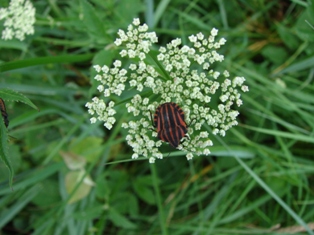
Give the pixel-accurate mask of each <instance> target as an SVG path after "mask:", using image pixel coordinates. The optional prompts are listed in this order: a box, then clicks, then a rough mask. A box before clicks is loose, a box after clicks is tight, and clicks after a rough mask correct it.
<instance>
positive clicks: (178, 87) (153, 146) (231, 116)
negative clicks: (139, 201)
mask: <svg viewBox="0 0 314 235" xmlns="http://www.w3.org/2000/svg"><path fill="white" fill-rule="evenodd" d="M147 30H148V27H147V25H146V24H144V25H140V22H139V20H138V19H134V20H133V24H131V25H129V27H128V30H127V32H124V31H123V30H119V32H118V35H119V37H118V38H117V39H116V41H115V44H116V45H117V46H121V47H122V49H121V51H120V55H121V56H122V57H127V58H129V59H130V61H131V63H129V64H128V65H127V66H128V67H126V68H127V69H125V68H123V67H125V66H122V62H121V61H119V60H116V61H115V62H114V63H113V66H112V67H111V68H109V67H108V66H106V65H105V66H103V67H101V66H99V65H96V66H94V68H95V69H96V71H97V72H98V73H99V74H98V75H96V77H95V79H96V80H97V81H99V82H100V85H99V86H98V90H99V91H100V92H102V93H103V95H104V96H105V97H109V96H111V95H112V94H115V95H118V96H120V95H121V94H122V92H123V91H124V90H125V89H126V87H130V88H135V89H136V90H137V91H138V94H137V95H135V96H134V97H133V98H132V99H131V102H129V103H126V108H127V111H128V112H129V113H131V114H132V116H133V118H132V120H131V121H129V122H128V123H124V124H123V127H124V128H126V129H127V130H128V135H127V137H126V140H127V143H128V144H129V145H130V146H131V147H132V148H133V151H134V154H133V156H132V158H138V157H139V156H145V157H149V161H150V162H151V163H153V162H154V161H155V159H156V158H157V159H161V158H162V157H163V154H162V153H161V152H160V150H159V148H160V146H161V145H162V143H163V142H162V141H161V140H158V138H157V131H158V130H153V129H154V128H153V126H152V121H153V120H151V113H154V112H155V110H156V108H157V107H158V106H159V105H161V104H163V103H166V102H175V103H177V104H178V105H179V107H181V108H182V110H183V111H184V115H185V122H186V123H187V124H188V128H187V129H188V135H187V136H186V137H184V138H183V139H184V140H182V142H181V144H180V145H179V147H178V149H182V150H184V151H186V152H187V155H186V157H187V159H188V160H189V159H192V158H193V154H197V155H201V154H204V155H208V154H210V150H209V147H210V146H212V145H213V143H212V141H211V140H210V138H209V135H210V133H208V131H204V130H203V129H204V128H202V127H203V125H204V124H205V123H206V124H207V125H208V126H210V127H212V130H213V131H212V134H220V135H222V136H224V135H225V132H226V131H227V130H228V129H230V128H231V127H232V126H234V125H237V121H236V117H237V116H238V115H239V113H238V111H236V110H233V109H232V107H233V106H234V105H237V106H240V105H242V100H241V95H240V93H239V90H242V91H243V92H246V91H248V87H247V86H245V85H244V81H245V79H244V78H243V77H235V78H233V79H230V78H229V77H230V75H229V72H228V71H224V72H223V73H220V72H218V71H214V70H213V68H212V67H213V64H214V63H217V62H222V61H223V60H224V57H223V55H220V54H219V53H218V52H217V51H216V50H217V49H219V48H220V47H221V46H222V45H224V44H225V42H226V40H225V39H224V38H221V39H220V40H219V41H217V40H216V39H215V37H216V36H217V33H218V30H217V29H212V31H211V35H210V36H209V37H208V38H205V36H204V35H203V34H202V33H198V34H197V35H191V36H190V37H189V40H190V42H191V44H192V46H188V45H182V42H181V39H178V38H177V39H174V40H172V41H171V42H170V43H169V44H167V45H166V47H160V48H159V53H157V56H156V53H152V52H151V49H152V45H153V44H154V43H156V42H157V41H158V38H157V37H156V34H155V33H154V32H147ZM152 58H153V59H152ZM153 94H154V96H153V97H155V99H154V101H151V100H150V99H149V97H150V95H153ZM156 97H157V98H156ZM212 97H218V101H217V99H216V100H215V101H212ZM99 105H100V106H101V107H99ZM86 106H87V107H88V109H89V113H90V114H92V115H94V114H97V115H96V116H97V119H98V120H103V121H104V123H105V126H106V127H107V128H108V127H109V129H110V128H111V127H112V124H113V123H114V121H113V120H114V118H113V115H114V114H115V112H113V105H112V104H111V105H109V106H110V108H107V106H106V105H105V104H104V102H100V100H99V99H98V98H93V102H89V103H87V104H86ZM95 120H96V118H95V117H93V118H91V122H95Z"/></svg>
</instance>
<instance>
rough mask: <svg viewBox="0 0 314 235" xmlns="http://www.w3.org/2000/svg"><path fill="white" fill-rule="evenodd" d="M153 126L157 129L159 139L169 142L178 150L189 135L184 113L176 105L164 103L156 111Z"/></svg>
mask: <svg viewBox="0 0 314 235" xmlns="http://www.w3.org/2000/svg"><path fill="white" fill-rule="evenodd" d="M153 126H154V127H155V128H157V137H158V139H160V140H162V141H165V142H169V143H170V145H171V146H172V147H174V148H177V147H178V146H179V144H180V141H181V139H182V138H183V137H185V136H186V133H187V124H186V122H185V120H184V112H183V110H182V109H181V108H180V107H179V105H177V104H176V103H173V102H169V103H164V104H162V105H160V106H158V108H157V109H156V112H155V114H154V123H153Z"/></svg>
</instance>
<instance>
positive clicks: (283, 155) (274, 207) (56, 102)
mask: <svg viewBox="0 0 314 235" xmlns="http://www.w3.org/2000/svg"><path fill="white" fill-rule="evenodd" d="M1 3H3V1H1ZM33 4H34V6H35V7H36V19H37V21H36V25H35V34H34V35H32V36H28V37H27V38H26V40H25V41H23V42H20V41H3V40H0V49H1V53H0V60H1V64H0V72H1V74H0V89H12V90H14V91H17V92H19V93H21V94H24V95H25V96H26V97H28V98H29V99H30V100H31V101H32V102H33V103H34V104H35V105H36V106H37V107H38V108H39V111H37V110H35V109H32V108H30V107H29V106H26V105H25V104H22V103H15V102H10V101H6V106H7V112H8V114H9V119H10V126H9V128H8V134H9V135H10V136H12V137H13V138H12V137H11V138H10V142H9V143H8V145H9V146H8V147H9V148H8V156H9V161H10V163H11V165H12V169H14V172H15V175H14V179H13V189H11V188H10V186H9V184H8V179H9V173H8V172H9V171H8V169H7V167H6V165H5V164H4V162H3V161H1V163H0V168H1V170H0V181H1V183H0V229H1V234H40V235H42V234H71V235H72V234H73V235H80V234H130V235H131V234H171V235H179V234H180V235H181V234H195V235H196V234H215V235H217V234H286V233H288V232H293V233H295V234H314V232H313V231H312V230H311V229H313V228H314V219H313V218H314V149H313V143H314V133H313V127H314V105H313V104H314V95H313V94H314V84H313V75H314V66H313V65H314V53H313V52H314V43H313V41H314V28H313V25H314V4H313V3H312V1H310V0H308V1H306V0H303V1H302V0H291V1H285V0H276V1H268V0H234V1H228V0H216V1H214V0H209V1H198V0H192V1H190V0H189V1H188V0H180V1H179V0H174V1H169V0H160V1H152V0H145V1H140V0H132V1H130V0H89V1H87V0H73V1H62V0H58V1H52V0H49V1H44V0H37V1H33ZM5 5H6V2H4V3H3V5H2V6H1V7H3V6H5ZM134 17H140V18H141V21H142V22H146V23H147V24H148V25H149V26H150V28H151V30H154V31H156V32H157V34H158V37H159V43H160V45H165V44H166V43H167V42H169V41H170V40H171V39H173V38H176V37H180V38H182V40H183V42H186V41H187V36H188V35H190V34H196V33H198V32H200V31H201V32H203V33H204V34H205V35H209V34H210V30H211V29H212V28H213V27H215V28H218V29H219V36H223V37H225V38H226V39H227V44H226V45H225V46H224V47H223V48H222V50H220V52H221V53H223V54H224V55H225V58H226V59H225V63H224V65H225V68H226V69H227V70H229V71H230V72H231V74H232V75H239V76H244V77H245V78H246V79H247V84H248V85H249V88H250V92H248V93H246V94H244V95H243V100H244V105H243V106H242V107H241V109H240V113H241V115H240V118H239V122H240V125H239V126H237V127H235V128H233V129H232V130H231V131H229V132H228V133H227V136H226V137H225V138H220V137H218V136H211V138H212V141H213V142H214V146H213V147H212V149H211V150H212V155H211V156H209V157H205V156H200V157H195V158H194V159H193V160H192V161H187V160H186V159H185V157H184V153H182V152H180V151H177V150H174V149H172V148H167V147H165V149H164V152H165V154H166V155H168V153H169V152H171V154H170V156H169V157H165V158H164V159H163V160H160V161H157V162H156V163H155V164H153V165H150V164H149V163H148V161H147V160H145V159H144V160H143V159H139V160H137V161H134V160H130V158H131V155H132V152H131V149H130V148H129V147H128V146H127V145H126V143H125V141H124V137H125V131H124V130H123V129H121V123H122V122H123V121H125V120H128V116H127V115H128V114H127V113H125V109H124V106H123V105H121V106H120V107H121V110H118V114H117V115H118V122H117V123H116V125H115V126H114V128H113V129H112V130H111V131H107V130H105V129H104V127H103V126H102V124H101V123H98V124H94V125H91V124H90V123H89V118H90V117H89V115H88V114H87V111H86V108H85V107H84V105H85V103H86V102H87V101H89V100H90V99H91V97H92V96H93V95H95V94H96V92H95V86H96V84H95V83H94V81H93V80H92V78H93V77H94V75H95V72H94V71H93V69H91V65H92V64H100V65H103V64H108V65H110V64H111V63H112V61H113V60H114V59H115V57H116V56H117V52H116V51H115V50H114V46H113V41H114V40H115V37H116V32H117V30H118V29H120V28H121V29H126V27H127V25H128V24H130V23H131V21H132V19H133V18H134ZM1 127H2V129H3V128H4V125H1ZM292 226H295V227H292Z"/></svg>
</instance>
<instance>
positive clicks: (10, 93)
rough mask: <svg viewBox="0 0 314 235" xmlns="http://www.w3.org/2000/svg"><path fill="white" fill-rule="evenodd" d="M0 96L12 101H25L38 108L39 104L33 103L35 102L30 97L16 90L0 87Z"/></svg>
mask: <svg viewBox="0 0 314 235" xmlns="http://www.w3.org/2000/svg"><path fill="white" fill-rule="evenodd" d="M0 97H1V98H2V99H4V100H12V101H20V102H23V103H25V104H27V105H29V106H31V107H32V108H34V109H37V110H39V109H38V108H37V106H36V105H34V104H33V102H32V101H31V100H30V99H28V98H27V97H26V96H24V95H22V94H21V93H19V92H16V91H14V90H9V89H0Z"/></svg>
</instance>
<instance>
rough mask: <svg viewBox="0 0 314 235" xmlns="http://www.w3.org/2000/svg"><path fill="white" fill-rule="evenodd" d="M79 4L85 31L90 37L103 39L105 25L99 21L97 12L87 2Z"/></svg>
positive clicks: (82, 1) (82, 0)
mask: <svg viewBox="0 0 314 235" xmlns="http://www.w3.org/2000/svg"><path fill="white" fill-rule="evenodd" d="M80 4H81V10H82V14H83V19H82V22H83V24H84V25H85V28H86V30H87V31H88V32H89V34H90V35H92V36H96V38H99V39H102V40H103V38H105V37H106V31H105V26H106V24H104V22H102V21H101V20H100V19H99V17H98V16H97V11H96V10H95V8H94V7H93V6H92V5H91V4H90V3H89V2H87V1H86V0H81V1H80Z"/></svg>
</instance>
